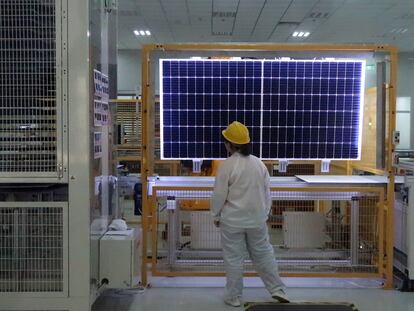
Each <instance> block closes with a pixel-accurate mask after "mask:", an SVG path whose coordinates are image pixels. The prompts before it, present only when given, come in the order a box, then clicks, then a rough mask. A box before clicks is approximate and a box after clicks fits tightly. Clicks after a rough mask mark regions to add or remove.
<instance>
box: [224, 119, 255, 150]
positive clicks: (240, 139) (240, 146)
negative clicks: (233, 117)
mask: <svg viewBox="0 0 414 311" xmlns="http://www.w3.org/2000/svg"><path fill="white" fill-rule="evenodd" d="M221 133H222V134H223V137H224V144H225V145H226V149H227V151H228V152H231V153H234V152H239V153H240V154H242V155H244V156H248V155H249V154H250V148H249V142H250V136H249V130H248V129H247V127H246V126H245V125H244V124H242V123H240V122H238V121H234V122H232V123H231V124H229V126H227V128H226V129H225V130H223V131H222V132H221Z"/></svg>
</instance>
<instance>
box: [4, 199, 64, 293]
mask: <svg viewBox="0 0 414 311" xmlns="http://www.w3.org/2000/svg"><path fill="white" fill-rule="evenodd" d="M0 224H1V229H0V293H5V292H18V293H24V292H54V293H56V292H62V291H63V284H64V272H63V271H64V270H63V269H64V268H63V260H64V258H63V257H64V255H63V247H64V245H63V244H64V243H63V235H64V232H63V208H62V207H2V208H0Z"/></svg>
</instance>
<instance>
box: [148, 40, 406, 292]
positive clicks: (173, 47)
mask: <svg viewBox="0 0 414 311" xmlns="http://www.w3.org/2000/svg"><path fill="white" fill-rule="evenodd" d="M154 51H164V52H168V51H171V52H177V51H195V52H197V51H204V52H205V51H212V52H220V51H225V52H243V51H246V52H247V51H255V52H271V51H284V52H290V51H291V52H344V53H350V54H352V53H361V52H368V53H369V52H383V53H388V54H389V66H390V77H389V81H388V89H389V92H388V100H389V107H388V119H387V125H388V132H387V135H386V136H387V138H388V139H387V141H386V144H387V154H386V159H387V160H386V167H385V173H386V175H387V176H388V180H389V182H388V185H387V190H386V200H385V205H384V206H385V209H386V210H385V222H386V224H385V241H384V266H385V279H386V283H385V288H392V269H393V265H392V262H393V213H394V182H395V169H394V167H393V162H392V161H393V160H392V159H393V156H392V155H393V153H394V149H395V145H394V143H393V141H392V139H391V137H392V133H393V132H394V130H395V113H396V88H397V64H398V49H397V47H395V46H390V45H375V44H358V45H356V44H265V43H263V44H235V43H230V44H226V43H223V44H164V45H163V44H148V45H144V46H143V49H142V53H141V55H142V104H143V107H142V110H141V111H142V163H141V178H142V185H143V187H142V196H143V215H142V226H143V241H142V252H143V261H142V262H143V264H142V267H141V278H142V283H143V284H144V285H145V284H147V282H148V278H147V272H148V269H147V265H148V264H149V263H151V261H150V260H148V258H147V255H148V233H149V232H150V229H151V228H150V224H151V218H152V217H153V215H152V213H151V206H152V204H151V203H154V202H153V200H152V198H150V197H149V196H148V190H147V179H148V177H149V176H151V175H152V174H153V171H154V159H153V157H154V156H153V149H152V137H153V133H152V127H151V124H152V117H153V116H152V109H151V108H152V107H151V105H152V87H153V86H152V84H151V81H153V80H152V79H151V73H150V60H151V53H153V52H154ZM354 165H355V168H358V169H362V170H365V169H366V170H368V169H370V170H371V168H360V167H358V166H357V165H356V163H355V164H354V163H352V162H351V161H347V164H346V171H347V173H348V174H352V170H353V166H354ZM378 172H379V171H378ZM302 191H303V189H302ZM169 275H170V274H169ZM307 276H309V275H307ZM318 276H319V275H318ZM335 276H336V277H339V276H340V275H337V274H335ZM346 276H349V277H351V275H350V274H346ZM370 276H372V275H371V274H370Z"/></svg>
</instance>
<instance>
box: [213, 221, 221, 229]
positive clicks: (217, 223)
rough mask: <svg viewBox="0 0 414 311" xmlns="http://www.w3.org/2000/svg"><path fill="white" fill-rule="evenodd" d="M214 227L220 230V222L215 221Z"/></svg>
mask: <svg viewBox="0 0 414 311" xmlns="http://www.w3.org/2000/svg"><path fill="white" fill-rule="evenodd" d="M214 225H215V226H216V227H217V228H218V227H220V220H214Z"/></svg>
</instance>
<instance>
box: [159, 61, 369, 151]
mask: <svg viewBox="0 0 414 311" xmlns="http://www.w3.org/2000/svg"><path fill="white" fill-rule="evenodd" d="M363 84H364V61H361V60H352V61H350V60H332V61H326V60H301V61H298V60H193V59H161V60H160V86H161V88H160V95H161V96H160V98H161V100H160V104H161V105H160V108H161V114H160V115H161V120H160V121H161V158H162V159H220V158H226V157H227V152H226V150H225V148H224V144H223V143H222V138H221V131H222V130H223V129H224V128H225V127H226V126H227V125H228V124H229V123H231V122H233V121H236V120H237V121H240V122H242V123H244V124H245V125H246V126H247V127H248V128H249V131H250V136H251V146H252V148H251V149H252V153H253V154H254V155H256V156H258V157H260V158H262V159H358V158H359V154H360V136H361V135H360V131H361V118H362V109H361V108H362V101H363V97H362V91H363V89H364V85H363Z"/></svg>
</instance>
